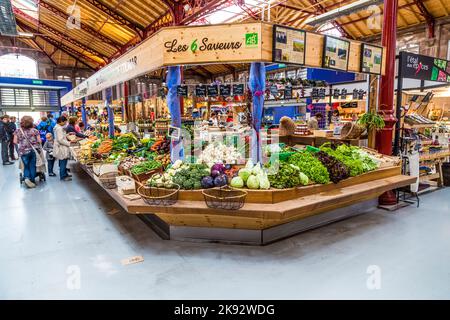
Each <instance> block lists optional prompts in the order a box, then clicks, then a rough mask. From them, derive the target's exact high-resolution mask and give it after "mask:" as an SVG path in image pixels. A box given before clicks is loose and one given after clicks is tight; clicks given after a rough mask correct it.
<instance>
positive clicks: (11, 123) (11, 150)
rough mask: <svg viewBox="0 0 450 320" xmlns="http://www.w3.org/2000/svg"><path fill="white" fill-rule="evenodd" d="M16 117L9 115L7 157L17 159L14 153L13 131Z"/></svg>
mask: <svg viewBox="0 0 450 320" xmlns="http://www.w3.org/2000/svg"><path fill="white" fill-rule="evenodd" d="M16 130H17V126H16V117H10V118H9V123H8V133H9V157H10V158H11V160H18V158H16V156H15V154H14V150H15V149H16V146H15V145H14V132H16Z"/></svg>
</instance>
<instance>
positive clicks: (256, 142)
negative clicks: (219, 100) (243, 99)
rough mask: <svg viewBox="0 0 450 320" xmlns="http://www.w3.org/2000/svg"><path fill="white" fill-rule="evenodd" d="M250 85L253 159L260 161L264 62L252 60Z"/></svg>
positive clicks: (264, 83) (264, 75) (264, 76)
mask: <svg viewBox="0 0 450 320" xmlns="http://www.w3.org/2000/svg"><path fill="white" fill-rule="evenodd" d="M248 86H249V89H250V91H251V93H252V98H253V105H252V125H253V129H254V130H255V132H254V137H253V139H252V153H253V157H252V158H253V161H255V160H256V161H260V160H261V158H262V152H261V138H260V134H259V133H260V130H261V121H262V115H263V108H264V91H265V90H266V67H265V65H264V63H263V62H252V64H251V65H250V75H249V80H248Z"/></svg>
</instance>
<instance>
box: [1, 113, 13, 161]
mask: <svg viewBox="0 0 450 320" xmlns="http://www.w3.org/2000/svg"><path fill="white" fill-rule="evenodd" d="M8 122H9V116H7V115H3V116H2V117H1V121H0V141H1V144H2V161H3V165H4V166H7V165H11V164H13V162H10V161H9V156H8V149H9V148H8V144H9V132H8Z"/></svg>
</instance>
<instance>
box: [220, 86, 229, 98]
mask: <svg viewBox="0 0 450 320" xmlns="http://www.w3.org/2000/svg"><path fill="white" fill-rule="evenodd" d="M220 95H221V96H222V97H229V96H231V85H229V84H221V85H220Z"/></svg>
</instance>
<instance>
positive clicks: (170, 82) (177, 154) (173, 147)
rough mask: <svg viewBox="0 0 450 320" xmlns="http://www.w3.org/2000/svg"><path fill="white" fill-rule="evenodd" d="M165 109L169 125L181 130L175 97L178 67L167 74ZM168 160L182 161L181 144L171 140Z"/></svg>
mask: <svg viewBox="0 0 450 320" xmlns="http://www.w3.org/2000/svg"><path fill="white" fill-rule="evenodd" d="M166 81H167V88H168V89H169V92H168V94H167V107H168V108H169V112H170V118H171V125H172V126H174V127H176V128H180V130H181V110H180V98H179V97H178V95H177V87H178V86H179V85H180V84H181V70H180V67H179V66H174V67H169V68H168V73H167V79H166ZM170 159H171V160H172V162H175V161H176V160H178V159H181V160H183V159H184V151H183V143H182V141H181V138H180V140H174V139H172V141H171V144H170Z"/></svg>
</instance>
